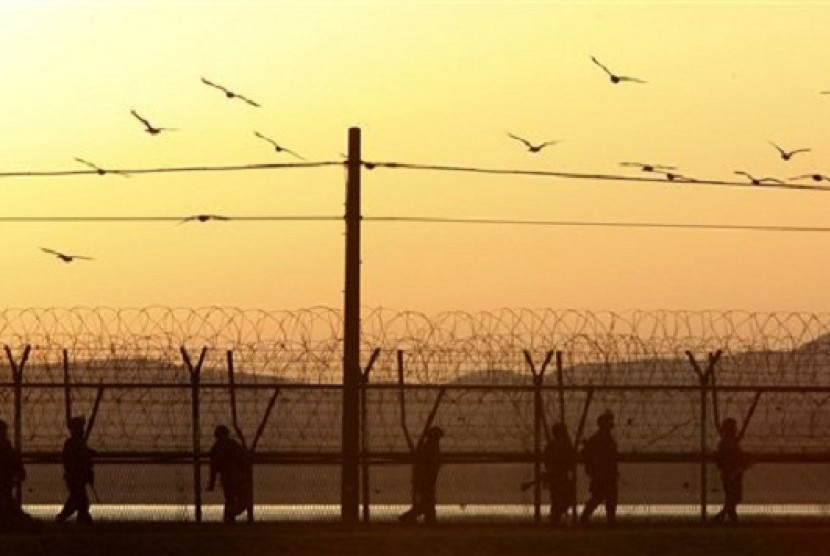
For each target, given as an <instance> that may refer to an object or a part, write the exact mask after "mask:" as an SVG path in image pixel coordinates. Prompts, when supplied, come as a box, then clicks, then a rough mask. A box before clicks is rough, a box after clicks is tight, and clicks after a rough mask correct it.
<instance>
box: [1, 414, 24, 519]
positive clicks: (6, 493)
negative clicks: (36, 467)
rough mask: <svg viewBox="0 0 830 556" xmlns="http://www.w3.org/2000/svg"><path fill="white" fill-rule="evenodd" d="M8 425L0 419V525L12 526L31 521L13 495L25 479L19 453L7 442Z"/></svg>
mask: <svg viewBox="0 0 830 556" xmlns="http://www.w3.org/2000/svg"><path fill="white" fill-rule="evenodd" d="M8 433H9V426H8V424H6V422H5V421H3V420H0V526H3V527H14V526H15V525H18V524H21V523H27V522H29V521H31V518H30V517H29V516H28V514H26V513H25V512H24V511H23V509H22V508H21V507H20V504H18V503H17V500H16V499H15V497H14V487H15V485H19V484H20V483H21V482H23V481H25V480H26V469H25V468H24V467H23V460H22V459H21V458H20V453H19V452H18V451H17V450H15V449H14V447H13V446H12V443H11V442H9V435H8Z"/></svg>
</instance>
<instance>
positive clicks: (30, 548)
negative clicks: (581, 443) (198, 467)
mask: <svg viewBox="0 0 830 556" xmlns="http://www.w3.org/2000/svg"><path fill="white" fill-rule="evenodd" d="M0 554H2V555H15V556H17V555H20V556H24V555H29V554H32V555H35V554H36V555H52V554H55V555H62V556H63V555H68V556H74V555H84V556H99V555H100V556H103V555H110V554H112V555H119V556H120V555H125V556H129V555H138V554H142V555H143V554H148V555H149V554H152V555H157V556H189V555H198V556H209V555H220V554H221V555H234V556H235V555H248V554H250V555H254V554H256V555H263V556H264V555H270V554H338V555H344V554H355V555H362V554H389V555H396V556H407V555H410V554H412V555H415V554H424V555H426V554H430V555H434V554H472V555H476V556H478V555H488V554H494V555H495V554H523V555H534V554H540V555H541V554H545V555H551V554H556V555H562V554H580V555H581V554H585V555H588V554H590V555H606V554H619V555H629V554H630V555H632V556H633V555H637V556H643V555H651V554H670V555H681V556H682V555H686V554H704V555H707V556H718V555H729V556H740V555H753V556H758V555H764V554H830V528H828V527H826V526H824V527H822V526H806V525H805V526H798V525H772V524H770V525H763V526H761V525H740V526H737V527H732V528H730V527H699V526H698V527H693V526H671V525H667V526H659V525H658V526H655V525H649V526H627V525H623V526H620V527H619V528H618V529H616V530H613V531H609V530H606V529H603V528H601V527H596V528H591V529H564V530H557V531H552V530H550V529H548V528H547V527H545V526H528V525H502V524H499V525H444V526H440V525H439V526H438V527H436V528H431V529H428V528H423V527H417V528H404V527H401V526H397V525H372V526H368V527H356V528H351V529H350V528H346V527H343V526H339V525H333V524H256V525H253V526H247V525H242V524H240V525H236V526H233V527H226V526H223V525H220V524H203V525H195V524H171V523H163V524H150V523H134V524H133V523H98V524H95V525H94V526H92V527H84V526H78V525H75V524H64V525H61V526H59V525H56V524H52V523H48V524H44V525H43V526H42V527H41V528H40V530H39V531H38V532H30V533H10V532H5V533H0Z"/></svg>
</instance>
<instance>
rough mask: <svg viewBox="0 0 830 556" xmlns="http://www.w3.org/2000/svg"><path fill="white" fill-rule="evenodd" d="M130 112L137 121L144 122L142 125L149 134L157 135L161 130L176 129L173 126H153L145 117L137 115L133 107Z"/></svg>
mask: <svg viewBox="0 0 830 556" xmlns="http://www.w3.org/2000/svg"><path fill="white" fill-rule="evenodd" d="M130 114H132V115H133V116H134V117H135V119H137V120H138V121H139V122H141V123H142V124H144V127H145V129H144V131H145V132H147V133H149V134H150V135H158V134H159V133H161V132H162V131H178V130H177V128H175V127H155V126H153V125H152V124H150V122H148V121H147V120H146V119H144V118H142V117H141V116H139V115H138V112H136V111H135V109H133V110H130Z"/></svg>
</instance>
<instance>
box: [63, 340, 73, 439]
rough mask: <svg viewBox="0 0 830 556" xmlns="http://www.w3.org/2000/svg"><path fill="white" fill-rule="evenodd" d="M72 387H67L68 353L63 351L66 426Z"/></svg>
mask: <svg viewBox="0 0 830 556" xmlns="http://www.w3.org/2000/svg"><path fill="white" fill-rule="evenodd" d="M71 388H72V387H71V386H70V385H69V351H68V350H67V349H65V348H64V350H63V405H64V412H65V413H66V426H67V427H68V426H69V420H70V419H71V418H72V389H71Z"/></svg>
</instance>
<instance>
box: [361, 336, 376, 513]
mask: <svg viewBox="0 0 830 556" xmlns="http://www.w3.org/2000/svg"><path fill="white" fill-rule="evenodd" d="M379 355H380V348H375V349H374V350H373V351H372V355H371V356H369V363H368V364H367V365H366V368H365V369H363V370H362V371H361V373H360V459H361V468H360V472H361V481H360V484H361V493H360V494H361V498H362V499H363V521H364V523H369V506H370V501H369V492H370V490H371V489H370V488H369V427H368V426H367V424H366V421H367V418H366V416H367V406H366V394H367V386H368V385H369V373H370V372H372V367H373V366H374V364H375V361H376V360H377V358H378V356H379Z"/></svg>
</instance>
